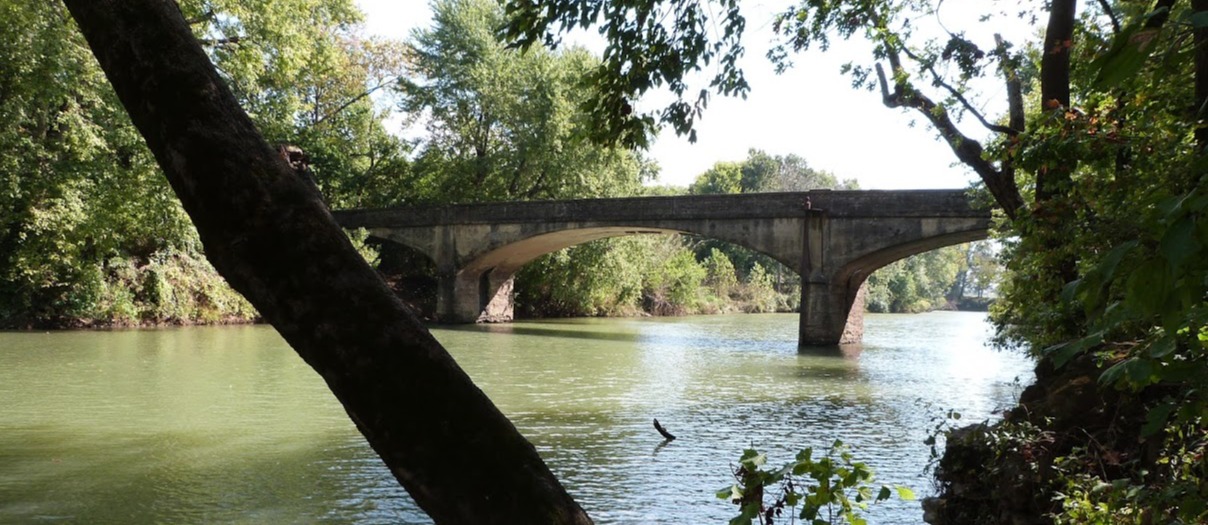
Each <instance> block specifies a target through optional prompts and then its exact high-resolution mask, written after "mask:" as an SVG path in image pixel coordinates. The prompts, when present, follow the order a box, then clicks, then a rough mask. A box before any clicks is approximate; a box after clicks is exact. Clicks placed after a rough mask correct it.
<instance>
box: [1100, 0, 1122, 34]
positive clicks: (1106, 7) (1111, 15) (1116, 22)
mask: <svg viewBox="0 0 1208 525" xmlns="http://www.w3.org/2000/svg"><path fill="white" fill-rule="evenodd" d="M1098 2H1099V8H1100V9H1102V10H1103V14H1105V15H1107V18H1108V20H1111V22H1112V33H1113V34H1115V33H1119V32H1120V19H1119V18H1116V13H1115V11H1112V6H1111V4H1109V3H1107V0H1098Z"/></svg>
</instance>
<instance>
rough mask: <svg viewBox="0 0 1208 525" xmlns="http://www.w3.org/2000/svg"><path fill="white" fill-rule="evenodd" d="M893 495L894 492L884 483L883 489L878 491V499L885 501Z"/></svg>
mask: <svg viewBox="0 0 1208 525" xmlns="http://www.w3.org/2000/svg"><path fill="white" fill-rule="evenodd" d="M892 495H893V492H892V491H890V490H889V487H886V486H884V485H882V486H881V491H880V492H878V493H877V501H885V500H887V499H889V497H890V496H892Z"/></svg>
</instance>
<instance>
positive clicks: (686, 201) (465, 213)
mask: <svg viewBox="0 0 1208 525" xmlns="http://www.w3.org/2000/svg"><path fill="white" fill-rule="evenodd" d="M807 198H808V199H809V205H810V208H811V209H814V210H825V211H826V212H827V214H828V215H830V216H831V217H851V218H857V217H877V218H894V217H901V218H913V217H954V218H955V217H979V218H988V217H989V216H990V210H989V209H988V208H984V209H979V208H974V207H972V206H971V205H970V202H969V201H970V199H969V196H968V192H967V191H966V190H855V191H830V190H814V191H809V192H795V193H746V194H735V195H684V196H674V197H628V198H616V199H580V200H564V201H527V202H497V203H482V204H452V205H443V206H413V207H397V208H382V209H365V210H338V211H334V212H332V213H333V215H335V217H336V220H337V221H338V222H339V223H340V224H341V225H342V226H344V227H346V228H390V227H396V228H397V227H414V226H436V225H454V224H500V223H527V222H580V221H618V222H623V221H626V220H676V219H759V218H777V217H799V216H802V215H804V211H805V208H806V199H807Z"/></svg>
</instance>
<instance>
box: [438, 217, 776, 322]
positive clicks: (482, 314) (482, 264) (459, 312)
mask: <svg viewBox="0 0 1208 525" xmlns="http://www.w3.org/2000/svg"><path fill="white" fill-rule="evenodd" d="M705 226H708V225H705ZM709 229H710V228H707V227H697V228H684V227H681V228H666V227H653V226H648V225H647V226H642V225H632V224H627V225H615V226H614V225H610V226H581V225H574V226H573V227H568V228H565V229H555V230H550V231H545V232H541V233H536V234H534V235H531V236H528V237H523V238H518V239H516V240H513V241H512V242H510V243H508V244H502V245H498V246H492V247H491V248H490V249H489V250H488V251H485V252H484V253H476V254H473V255H472V257H473V258H472V259H469V260H468V261H467V262H465V263H463V264H461V265H460V267H459V269H457V270H456V272H455V273H454V274H453V275H448V276H445V277H444V278H445V279H448V280H450V281H451V282H447V284H446V285H445V286H444V289H445V291H446V293H447V294H448V295H447V296H444V297H442V299H443V300H444V306H443V308H440V312H441V315H442V316H443V318H445V319H453V320H460V321H466V320H473V321H475V322H494V321H504V320H510V319H511V318H512V315H513V302H512V292H513V290H514V285H515V283H514V280H513V279H514V276H515V274H516V273H517V272H518V271H519V270H520V269H521V268H523V267H524V265H525V264H528V263H529V262H532V261H533V260H536V259H537V258H538V257H541V256H543V255H547V254H550V253H554V252H556V251H558V250H562V249H565V248H569V247H572V246H577V245H580V244H584V243H588V242H592V241H597V240H601V239H607V238H612V237H626V236H633V235H673V234H679V235H690V236H694V237H700V238H706V239H716V240H719V241H722V242H726V243H729V244H733V245H736V246H741V247H743V248H746V249H749V250H752V251H754V252H756V253H760V254H763V255H766V256H768V257H771V258H772V259H774V260H776V261H778V262H780V263H782V264H784V265H785V266H787V267H788V268H789V269H790V270H791V271H794V272H796V271H797V267H798V263H799V261H791V260H790V261H786V260H784V258H783V256H781V257H777V254H774V253H767V252H764V251H762V250H761V249H760V247H759V246H757V245H756V246H753V245H752V244H751V243H748V242H743V241H745V239H741V238H739V239H735V236H734V235H723V236H711V235H708V234H706V233H703V232H702V231H704V230H709ZM712 230H713V231H714V233H716V232H717V228H712ZM723 231H724V229H723ZM748 231H749V229H748ZM727 237H729V238H727ZM735 241H738V242H735Z"/></svg>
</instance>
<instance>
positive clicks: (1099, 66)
mask: <svg viewBox="0 0 1208 525" xmlns="http://www.w3.org/2000/svg"><path fill="white" fill-rule="evenodd" d="M1158 33H1159V30H1158V29H1151V28H1141V27H1140V26H1133V27H1131V28H1128V29H1125V30H1124V31H1121V32H1120V33H1119V34H1117V35H1116V38H1115V40H1114V41H1113V42H1112V47H1111V49H1110V50H1109V51H1108V52H1107V53H1105V54H1104V55H1102V56H1100V57H1098V58H1096V59H1095V60H1094V61H1093V62H1091V66H1090V67H1091V70H1092V71H1098V72H1097V73H1096V74H1095V81H1094V84H1093V87H1094V89H1096V90H1100V91H1104V90H1108V89H1111V88H1114V87H1117V86H1118V85H1120V83H1122V82H1123V81H1124V80H1126V79H1128V78H1131V77H1133V76H1134V75H1136V74H1137V72H1138V71H1140V70H1141V67H1142V66H1144V65H1145V60H1146V59H1147V58H1148V57H1149V52H1150V50H1152V49H1153V46H1152V45H1150V43H1151V42H1153V40H1154V39H1155V38H1157V36H1158Z"/></svg>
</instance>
